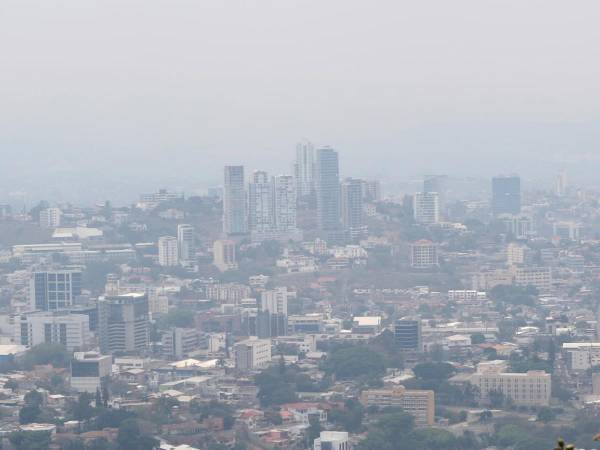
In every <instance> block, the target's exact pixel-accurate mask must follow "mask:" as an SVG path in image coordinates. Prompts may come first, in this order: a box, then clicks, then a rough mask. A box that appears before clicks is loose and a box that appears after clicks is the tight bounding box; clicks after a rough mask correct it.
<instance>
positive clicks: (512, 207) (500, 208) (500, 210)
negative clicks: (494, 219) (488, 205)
mask: <svg viewBox="0 0 600 450" xmlns="http://www.w3.org/2000/svg"><path fill="white" fill-rule="evenodd" d="M520 212H521V178H519V177H518V176H517V175H509V176H498V177H494V178H492V214H493V215H494V216H499V215H500V214H519V213H520Z"/></svg>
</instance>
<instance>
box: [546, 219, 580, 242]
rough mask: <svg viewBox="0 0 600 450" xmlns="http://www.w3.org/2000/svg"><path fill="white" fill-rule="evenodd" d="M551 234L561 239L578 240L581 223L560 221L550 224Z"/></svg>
mask: <svg viewBox="0 0 600 450" xmlns="http://www.w3.org/2000/svg"><path fill="white" fill-rule="evenodd" d="M552 228H553V233H552V234H553V236H554V237H556V238H558V239H560V240H561V241H579V240H581V232H582V229H583V225H582V224H581V223H579V222H573V221H562V222H554V223H553V224H552Z"/></svg>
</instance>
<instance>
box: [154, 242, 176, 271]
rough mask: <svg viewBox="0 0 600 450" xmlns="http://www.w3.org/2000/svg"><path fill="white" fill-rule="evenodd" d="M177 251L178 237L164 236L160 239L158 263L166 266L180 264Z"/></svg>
mask: <svg viewBox="0 0 600 450" xmlns="http://www.w3.org/2000/svg"><path fill="white" fill-rule="evenodd" d="M178 253H179V252H178V251H177V238H176V237H174V236H162V237H160V238H159V239H158V264H160V265H161V266H164V267H170V266H176V265H177V264H179V255H178Z"/></svg>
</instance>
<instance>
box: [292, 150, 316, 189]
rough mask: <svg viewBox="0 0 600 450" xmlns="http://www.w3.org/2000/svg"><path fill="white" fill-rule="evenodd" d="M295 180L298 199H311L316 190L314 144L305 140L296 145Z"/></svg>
mask: <svg viewBox="0 0 600 450" xmlns="http://www.w3.org/2000/svg"><path fill="white" fill-rule="evenodd" d="M294 178H295V179H296V183H297V191H296V193H297V195H298V197H309V196H311V195H312V194H313V192H314V190H315V155H314V147H313V145H312V143H310V142H309V141H307V140H303V141H301V142H299V143H298V144H297V145H296V162H295V164H294Z"/></svg>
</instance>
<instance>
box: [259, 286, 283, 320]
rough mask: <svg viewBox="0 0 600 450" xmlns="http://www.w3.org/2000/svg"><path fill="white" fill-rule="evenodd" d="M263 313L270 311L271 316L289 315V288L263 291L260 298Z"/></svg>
mask: <svg viewBox="0 0 600 450" xmlns="http://www.w3.org/2000/svg"><path fill="white" fill-rule="evenodd" d="M260 309H261V311H268V312H270V313H271V314H283V315H285V316H287V313H288V290H287V287H285V286H283V287H278V288H275V289H269V290H267V291H263V292H262V293H261V296H260Z"/></svg>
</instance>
